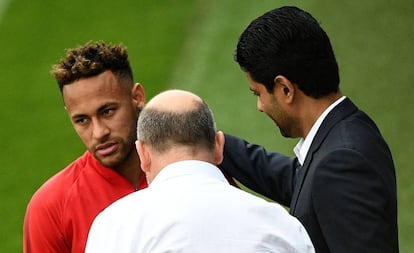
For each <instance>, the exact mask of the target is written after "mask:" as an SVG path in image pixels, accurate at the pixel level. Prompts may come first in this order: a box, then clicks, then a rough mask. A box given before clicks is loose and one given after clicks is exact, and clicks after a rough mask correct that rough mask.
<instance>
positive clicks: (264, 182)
mask: <svg viewBox="0 0 414 253" xmlns="http://www.w3.org/2000/svg"><path fill="white" fill-rule="evenodd" d="M297 165H298V161H297V159H296V158H291V157H287V156H284V155H281V154H279V153H269V152H267V151H266V150H265V149H264V148H263V147H261V146H258V145H254V144H250V143H248V142H246V141H245V140H243V139H240V138H237V137H234V136H231V135H228V134H226V135H225V145H224V159H223V162H222V163H221V164H220V165H219V167H220V169H221V170H222V171H224V172H225V173H227V174H229V175H231V176H232V177H234V178H235V179H237V180H238V181H239V182H240V183H242V184H243V185H245V186H246V187H248V188H250V189H251V190H253V191H255V192H257V193H259V194H262V195H263V196H265V197H268V198H270V199H272V200H274V201H276V202H278V203H280V204H282V205H285V206H288V205H289V204H290V201H291V197H292V191H293V179H294V173H295V168H296V166H297Z"/></svg>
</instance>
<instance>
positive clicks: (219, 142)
mask: <svg viewBox="0 0 414 253" xmlns="http://www.w3.org/2000/svg"><path fill="white" fill-rule="evenodd" d="M224 142H225V139H224V133H223V132H222V131H218V132H217V133H216V142H215V144H214V163H215V164H216V165H219V164H220V163H221V162H222V161H223V151H224Z"/></svg>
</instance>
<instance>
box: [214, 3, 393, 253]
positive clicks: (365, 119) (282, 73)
mask: <svg viewBox="0 0 414 253" xmlns="http://www.w3.org/2000/svg"><path fill="white" fill-rule="evenodd" d="M235 59H236V61H237V62H238V64H239V65H240V67H241V68H242V70H243V71H244V72H245V73H246V75H247V79H248V82H249V86H250V90H251V91H252V92H253V94H254V95H256V96H257V107H258V110H259V111H260V112H264V113H266V114H267V115H268V116H269V117H270V118H271V119H272V120H273V121H274V122H275V124H276V125H277V126H278V128H279V129H280V132H281V134H282V135H283V136H284V137H292V138H300V141H299V143H298V144H297V145H296V147H295V148H294V151H295V154H296V157H288V156H284V155H282V154H278V153H268V152H267V151H266V150H264V149H263V148H262V147H260V146H257V145H252V144H250V143H248V142H246V141H244V140H241V139H239V138H236V137H233V136H231V135H226V143H225V153H224V161H223V163H222V165H221V167H222V169H224V170H225V171H226V172H227V173H229V174H230V175H232V176H234V177H235V178H236V179H238V180H239V181H240V182H241V183H242V184H244V185H245V186H247V187H249V188H250V189H252V190H254V191H256V192H258V193H260V194H263V195H264V196H266V197H269V198H270V199H272V200H274V201H276V202H279V203H281V204H283V205H286V206H290V213H291V214H292V215H294V216H296V217H297V218H298V219H299V220H300V221H301V222H302V223H303V225H304V227H305V228H306V229H307V231H308V233H309V235H310V237H311V240H312V242H313V244H314V246H315V249H316V252H319V253H320V252H333V253H341V252H346V253H348V252H375V253H378V252H384V253H390V252H398V251H399V249H398V227H397V194H396V179H395V169H394V164H393V159H392V156H391V152H390V150H389V148H388V145H387V144H386V142H385V141H384V139H383V137H382V136H381V133H380V131H379V130H378V128H377V126H376V125H375V123H374V122H373V121H372V120H371V119H370V118H369V116H367V115H366V114H365V113H364V112H362V111H360V110H359V109H358V108H357V107H356V106H355V105H354V104H353V103H352V102H351V100H350V99H349V98H347V97H345V96H343V95H342V93H341V91H340V89H339V73H338V65H337V62H336V59H335V56H334V53H333V50H332V46H331V43H330V41H329V38H328V36H327V34H326V33H325V32H324V30H323V29H322V28H321V27H320V25H319V23H318V22H317V21H316V20H315V19H314V18H313V17H312V16H311V15H310V14H309V13H307V12H305V11H303V10H301V9H298V8H296V7H282V8H278V9H275V10H272V11H270V12H267V13H265V14H264V15H262V16H261V17H258V18H257V19H255V20H254V21H252V23H251V24H250V25H249V26H248V27H247V28H246V30H245V31H244V32H243V33H242V35H241V37H240V39H239V42H238V44H237V52H236V55H235Z"/></svg>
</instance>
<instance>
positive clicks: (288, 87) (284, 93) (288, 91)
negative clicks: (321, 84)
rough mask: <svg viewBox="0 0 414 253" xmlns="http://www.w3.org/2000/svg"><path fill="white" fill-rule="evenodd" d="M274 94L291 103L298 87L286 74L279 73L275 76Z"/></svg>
mask: <svg viewBox="0 0 414 253" xmlns="http://www.w3.org/2000/svg"><path fill="white" fill-rule="evenodd" d="M273 81H274V84H275V86H274V89H273V94H274V95H275V96H276V95H277V96H278V98H279V99H283V100H284V101H285V102H286V103H291V102H292V101H293V99H294V97H295V93H296V87H295V85H293V83H292V82H291V81H290V80H289V79H287V78H286V77H285V76H282V75H278V76H276V77H275V79H274V80H273Z"/></svg>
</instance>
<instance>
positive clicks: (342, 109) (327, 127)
mask: <svg viewBox="0 0 414 253" xmlns="http://www.w3.org/2000/svg"><path fill="white" fill-rule="evenodd" d="M357 110H358V108H357V107H356V106H355V105H354V104H353V103H352V101H351V100H350V99H348V98H346V99H345V100H344V101H342V102H341V103H339V104H338V105H337V106H336V107H335V108H333V109H332V111H330V112H329V113H328V115H327V116H326V118H325V119H324V120H323V122H322V124H321V126H320V127H319V129H318V131H317V133H316V135H315V138H314V139H313V141H312V144H311V146H310V148H309V151H308V154H307V155H306V158H305V161H304V163H303V166H302V168H301V169H300V170H299V174H298V175H297V182H296V185H295V187H294V190H293V195H292V201H291V204H290V212H291V213H292V214H293V213H294V212H295V209H296V205H297V202H298V198H299V195H300V192H301V190H302V187H303V184H304V182H305V178H306V175H307V173H308V171H309V167H310V166H311V164H312V160H313V156H314V154H315V152H316V151H317V150H318V149H319V147H320V146H321V144H322V142H323V141H324V140H325V138H326V136H327V135H328V133H329V132H330V131H331V129H332V128H333V127H334V126H335V125H336V124H337V123H338V122H340V121H341V120H343V119H344V118H346V117H348V116H349V115H350V114H352V113H355V112H356V111H357Z"/></svg>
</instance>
